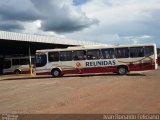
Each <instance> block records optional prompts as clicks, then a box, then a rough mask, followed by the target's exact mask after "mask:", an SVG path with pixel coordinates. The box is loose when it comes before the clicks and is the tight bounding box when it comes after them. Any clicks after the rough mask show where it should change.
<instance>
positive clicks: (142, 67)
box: [36, 63, 155, 75]
mask: <svg viewBox="0 0 160 120" xmlns="http://www.w3.org/2000/svg"><path fill="white" fill-rule="evenodd" d="M126 66H128V71H143V70H153V69H155V64H151V63H140V64H129V65H126ZM117 67H118V66H109V67H93V68H82V69H78V68H77V69H71V70H63V71H62V74H84V73H107V72H117ZM36 75H51V72H40V73H36Z"/></svg>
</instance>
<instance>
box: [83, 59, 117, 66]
mask: <svg viewBox="0 0 160 120" xmlns="http://www.w3.org/2000/svg"><path fill="white" fill-rule="evenodd" d="M115 64H116V61H115V60H109V61H90V62H86V67H96V66H112V65H115Z"/></svg>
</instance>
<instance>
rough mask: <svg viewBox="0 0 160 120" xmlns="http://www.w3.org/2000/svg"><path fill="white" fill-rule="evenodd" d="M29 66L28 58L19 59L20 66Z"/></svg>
mask: <svg viewBox="0 0 160 120" xmlns="http://www.w3.org/2000/svg"><path fill="white" fill-rule="evenodd" d="M27 64H29V58H28V59H27V58H24V59H20V65H27Z"/></svg>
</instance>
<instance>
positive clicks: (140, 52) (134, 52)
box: [130, 47, 144, 58]
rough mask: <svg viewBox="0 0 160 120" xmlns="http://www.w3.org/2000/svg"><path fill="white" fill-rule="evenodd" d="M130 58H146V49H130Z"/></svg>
mask: <svg viewBox="0 0 160 120" xmlns="http://www.w3.org/2000/svg"><path fill="white" fill-rule="evenodd" d="M130 57H131V58H134V57H144V48H143V47H131V48H130Z"/></svg>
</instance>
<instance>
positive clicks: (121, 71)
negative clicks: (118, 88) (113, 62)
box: [118, 66, 128, 75]
mask: <svg viewBox="0 0 160 120" xmlns="http://www.w3.org/2000/svg"><path fill="white" fill-rule="evenodd" d="M127 72H128V70H127V67H126V66H119V67H118V74H119V75H126V74H127Z"/></svg>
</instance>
